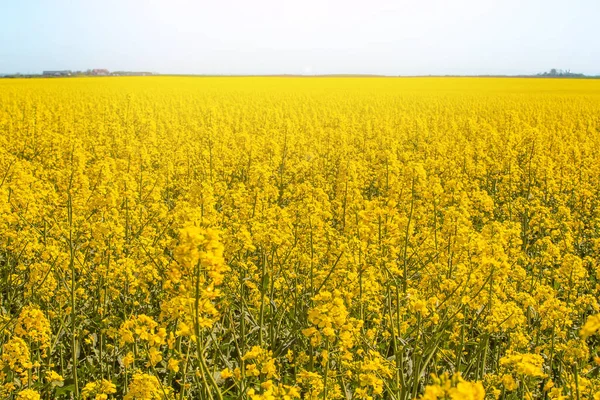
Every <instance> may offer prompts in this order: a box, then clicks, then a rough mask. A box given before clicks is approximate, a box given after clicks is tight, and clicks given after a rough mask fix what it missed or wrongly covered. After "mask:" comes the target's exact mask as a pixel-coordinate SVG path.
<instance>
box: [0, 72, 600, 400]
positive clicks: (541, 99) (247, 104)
mask: <svg viewBox="0 0 600 400" xmlns="http://www.w3.org/2000/svg"><path fill="white" fill-rule="evenodd" d="M599 295H600V81H597V80H567V79H564V80H552V79H508V78H503V79H492V78H485V79H484V78H291V77H281V78H276V77H270V78H266V77H263V78H253V77H227V78H226V77H223V78H212V77H211V78H209V77H206V78H203V77H130V78H120V77H114V78H113V77H110V78H72V79H30V80H24V79H23V80H19V79H14V80H8V79H6V80H1V81H0V349H1V351H0V398H2V399H10V400H36V399H55V398H56V399H84V400H87V399H94V400H107V399H125V400H142V399H144V400H159V399H160V400H164V399H169V400H175V399H211V400H222V399H251V400H267V399H268V400H274V399H281V400H292V399H300V398H302V399H314V400H317V399H325V400H326V399H358V400H367V399H369V400H370V399H395V400H405V399H456V400H458V399H473V400H475V399H484V398H486V399H494V398H496V399H577V400H580V399H595V400H598V399H600V376H599V372H600V334H598V330H599V329H600V304H599Z"/></svg>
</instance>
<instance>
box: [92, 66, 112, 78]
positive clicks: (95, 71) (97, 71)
mask: <svg viewBox="0 0 600 400" xmlns="http://www.w3.org/2000/svg"><path fill="white" fill-rule="evenodd" d="M109 74H110V72H108V70H107V69H103V68H97V69H93V70H92V75H98V76H105V75H109Z"/></svg>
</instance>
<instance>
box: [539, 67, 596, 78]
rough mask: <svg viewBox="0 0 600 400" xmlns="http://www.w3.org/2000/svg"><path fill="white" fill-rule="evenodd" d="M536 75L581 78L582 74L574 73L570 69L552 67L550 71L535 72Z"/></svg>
mask: <svg viewBox="0 0 600 400" xmlns="http://www.w3.org/2000/svg"><path fill="white" fill-rule="evenodd" d="M537 76H547V77H560V78H583V77H585V75H584V74H576V73H574V72H571V70H568V69H567V70H562V69H556V68H552V69H551V70H550V71H546V72H543V73H541V74H537Z"/></svg>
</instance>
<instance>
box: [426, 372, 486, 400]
mask: <svg viewBox="0 0 600 400" xmlns="http://www.w3.org/2000/svg"><path fill="white" fill-rule="evenodd" d="M432 380H433V382H432V384H431V385H427V386H426V387H425V392H424V393H423V395H422V396H421V397H420V398H421V399H422V400H436V399H450V400H483V399H484V398H485V390H484V388H483V385H482V383H481V382H469V381H466V380H464V379H463V378H462V377H461V375H460V373H458V374H455V375H453V376H452V377H448V375H447V374H444V375H441V376H439V377H438V376H435V375H434V376H433V377H432Z"/></svg>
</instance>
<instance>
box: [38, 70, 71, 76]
mask: <svg viewBox="0 0 600 400" xmlns="http://www.w3.org/2000/svg"><path fill="white" fill-rule="evenodd" d="M42 75H44V76H71V71H69V70H64V71H44V72H42Z"/></svg>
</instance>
